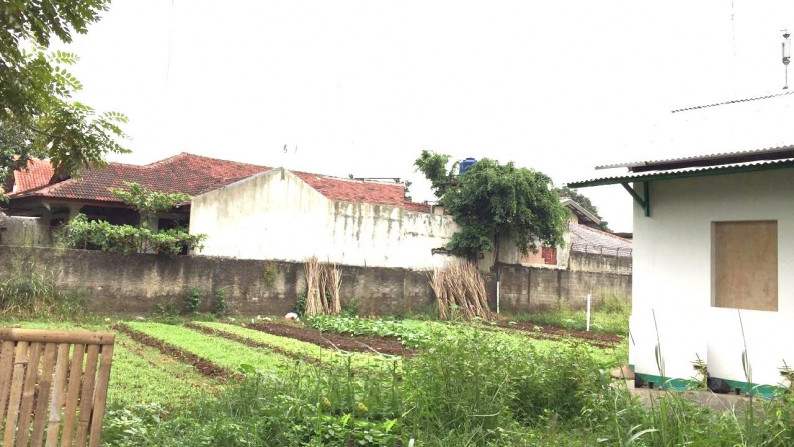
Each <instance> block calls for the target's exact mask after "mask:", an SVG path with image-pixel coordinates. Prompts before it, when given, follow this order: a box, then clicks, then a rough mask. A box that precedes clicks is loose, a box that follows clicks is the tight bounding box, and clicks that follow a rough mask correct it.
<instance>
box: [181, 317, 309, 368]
mask: <svg viewBox="0 0 794 447" xmlns="http://www.w3.org/2000/svg"><path fill="white" fill-rule="evenodd" d="M185 327H186V328H189V329H193V330H194V331H198V332H201V333H203V334H206V335H212V336H213V337H221V338H225V339H227V340H231V341H235V342H237V343H241V344H244V345H246V346H250V347H252V348H259V349H266V350H268V351H272V352H275V353H277V354H281V355H283V356H285V357H289V358H291V359H295V360H303V361H305V362H308V363H312V364H317V363H322V362H321V361H320V360H319V359H316V358H313V357H309V356H302V355H298V354H295V353H293V352H289V351H286V350H284V349H281V348H278V347H276V346H272V345H269V344H267V343H262V342H261V341H256V340H251V339H249V338H245V337H241V336H239V335H236V334H231V333H228V332H224V331H219V330H216V329H213V328H211V327H207V326H202V325H200V324H196V323H187V324H185Z"/></svg>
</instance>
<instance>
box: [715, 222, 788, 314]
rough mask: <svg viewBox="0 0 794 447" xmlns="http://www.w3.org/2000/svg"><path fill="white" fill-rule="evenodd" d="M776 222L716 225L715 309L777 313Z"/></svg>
mask: <svg viewBox="0 0 794 447" xmlns="http://www.w3.org/2000/svg"><path fill="white" fill-rule="evenodd" d="M777 286H778V284H777V221H770V220H766V221H743V222H714V223H713V227H712V305H713V306H714V307H728V308H732V309H749V310H769V311H777Z"/></svg>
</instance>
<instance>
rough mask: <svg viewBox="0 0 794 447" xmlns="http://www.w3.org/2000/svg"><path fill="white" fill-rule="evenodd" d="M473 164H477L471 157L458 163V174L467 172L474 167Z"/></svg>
mask: <svg viewBox="0 0 794 447" xmlns="http://www.w3.org/2000/svg"><path fill="white" fill-rule="evenodd" d="M474 163H477V160H475V159H473V158H471V157H469V158H467V159H465V160H463V161H462V162H460V173H461V174H463V173H464V172H466V171H468V170H469V168H470V167H472V166H474Z"/></svg>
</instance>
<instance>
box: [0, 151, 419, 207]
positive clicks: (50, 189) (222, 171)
mask: <svg viewBox="0 0 794 447" xmlns="http://www.w3.org/2000/svg"><path fill="white" fill-rule="evenodd" d="M33 166H34V167H35V168H36V169H29V170H28V171H16V172H15V173H14V175H15V178H17V180H16V181H17V184H18V185H25V187H24V188H22V187H20V189H19V190H18V191H16V192H15V193H14V194H11V195H10V197H11V198H14V197H22V196H39V197H47V198H56V199H57V198H60V199H75V200H92V201H102V202H115V203H119V202H120V201H119V200H118V199H117V198H116V197H115V196H114V195H113V194H111V193H110V191H108V188H112V187H123V186H124V182H125V181H126V182H136V183H140V184H141V185H144V186H146V187H147V188H149V189H153V190H157V191H162V192H169V193H171V192H182V193H186V194H190V195H192V196H196V195H199V194H203V193H205V192H207V191H211V190H213V189H217V188H220V187H222V186H225V185H228V184H231V183H234V182H236V181H238V180H242V179H244V178H247V177H250V176H252V175H255V174H259V173H262V172H266V171H269V170H270V169H271V168H269V167H266V166H257V165H251V164H246V163H238V162H234V161H227V160H218V159H215V158H209V157H202V156H198V155H193V154H188V153H181V154H179V155H175V156H173V157H170V158H166V159H164V160H160V161H158V162H155V163H151V164H148V165H144V166H138V165H128V164H123V163H109V164H108V166H107V167H106V168H104V169H89V170H86V171H84V172H82V173H81V176H80V178H72V179H68V180H64V181H62V182H58V183H55V184H53V185H47V183H48V182H49V180H50V178H51V177H52V166H50V164H49V162H47V161H42V160H36V161H35V162H34V163H33ZM47 167H49V171H47ZM294 174H295V175H297V176H298V177H299V178H300V179H302V180H303V181H305V182H306V183H308V184H309V185H310V186H311V187H312V188H314V189H316V190H317V191H319V192H320V193H322V194H323V195H324V196H326V197H328V198H329V199H331V200H341V201H346V202H354V203H376V204H381V205H393V206H401V207H404V208H406V209H410V210H412V211H421V212H430V207H429V206H427V205H424V204H419V203H413V202H406V201H405V200H404V198H403V193H404V189H403V185H402V184H401V183H379V182H369V181H361V180H348V179H341V178H336V177H329V176H325V175H320V174H311V173H306V172H294ZM45 178H46V180H43V179H45Z"/></svg>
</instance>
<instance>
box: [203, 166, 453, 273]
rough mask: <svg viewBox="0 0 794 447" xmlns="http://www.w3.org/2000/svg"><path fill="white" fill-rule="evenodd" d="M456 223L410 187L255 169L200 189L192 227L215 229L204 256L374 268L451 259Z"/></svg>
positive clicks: (414, 265)
mask: <svg viewBox="0 0 794 447" xmlns="http://www.w3.org/2000/svg"><path fill="white" fill-rule="evenodd" d="M456 229H457V226H456V225H455V223H454V222H453V220H452V217H451V216H447V215H438V214H434V213H432V212H431V208H430V206H428V205H424V204H418V203H412V202H406V201H405V200H404V199H403V186H402V184H398V183H392V184H387V183H381V182H370V181H363V180H348V179H340V178H335V177H328V176H322V175H317V174H307V173H300V172H292V171H289V170H287V169H284V168H280V169H272V170H269V171H267V172H264V173H261V174H256V175H254V176H251V177H248V178H246V179H243V180H241V181H238V182H236V183H232V184H230V185H227V186H224V187H222V188H220V189H216V190H213V191H210V192H207V193H205V194H201V195H198V196H196V197H194V198H193V200H192V202H191V213H190V232H191V233H193V234H206V235H208V237H207V241H206V243H205V247H204V249H203V250H202V252H201V254H202V255H208V256H230V257H237V258H246V259H279V260H286V261H298V262H302V261H303V260H305V259H306V258H308V257H310V256H317V258H318V259H319V260H320V261H324V262H334V263H340V264H348V265H361V266H374V267H405V268H412V269H427V268H432V267H436V266H442V265H444V264H445V263H446V262H447V261H448V260H449V259H450V256H448V255H446V254H444V253H443V250H438V249H443V248H445V247H446V245H447V244H448V243H449V241H450V240H451V238H452V235H453V234H454V233H455V231H456Z"/></svg>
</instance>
